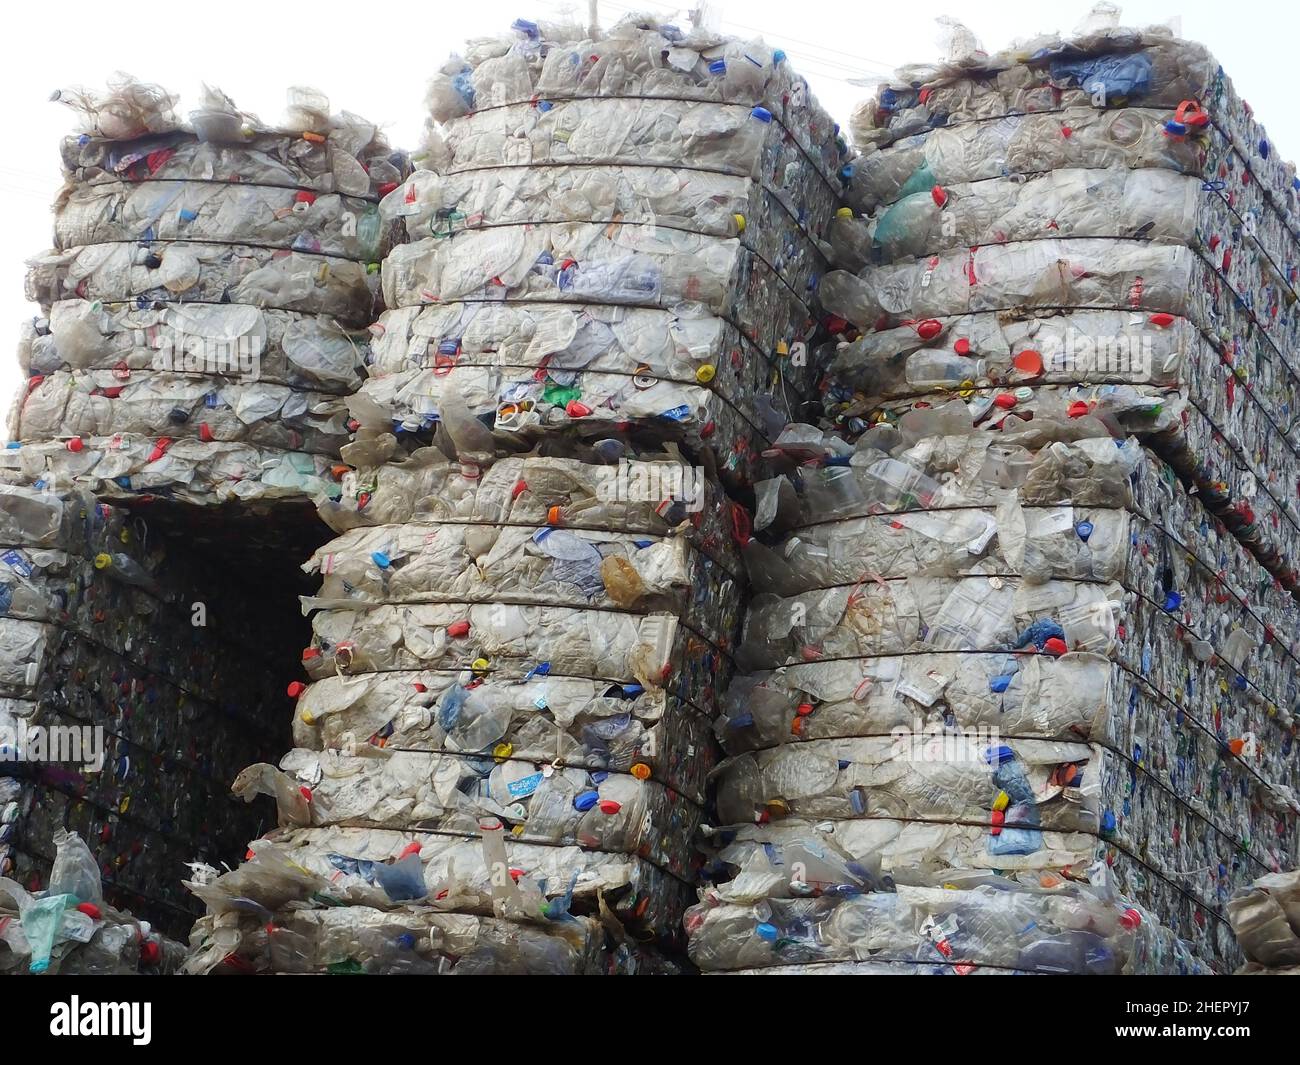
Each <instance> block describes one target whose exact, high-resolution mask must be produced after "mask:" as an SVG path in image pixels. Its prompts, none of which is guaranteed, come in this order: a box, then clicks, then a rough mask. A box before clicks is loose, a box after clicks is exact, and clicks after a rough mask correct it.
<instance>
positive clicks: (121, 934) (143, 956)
mask: <svg viewBox="0 0 1300 1065" xmlns="http://www.w3.org/2000/svg"><path fill="white" fill-rule="evenodd" d="M4 783H5V782H4V781H0V789H2V788H3V786H4ZM28 894H29V893H28V892H26V891H25V890H24V889H23V887H22V886H21V885H20V884H18V883H16V882H15V881H13V880H10V879H7V878H0V973H3V974H4V975H6V976H18V975H25V974H26V973H28V972H29V971H30V965H31V960H32V949H31V943H30V942H29V941H28V939H27V936H26V935H25V934H24V932H23V927H22V923H21V914H20V909H19V907H20V904H22V903H24V902H25V901H26V900H25V899H24V898H23V896H24V895H28ZM97 908H98V910H99V916H98V917H93V918H92V917H90V915H86V917H87V923H86V924H85V926H84V927H83V928H81V929H79V930H78V934H79V935H80V934H88V935H89V938H88V939H87V940H86V941H85V942H81V941H79V940H78V939H76V938H71V937H67V936H59V937H57V938H56V941H55V943H54V949H53V950H52V951H51V952H50V959H49V968H47V969H46V970H45V972H46V973H48V974H58V975H64V976H130V975H137V974H150V975H170V974H172V973H175V972H178V971H179V969H180V965H181V963H182V961H184V958H185V947H184V945H183V944H181V943H178V942H176V941H175V940H171V939H167V938H165V937H163V936H161V935H159V934H158V933H157V932H155V931H154V930H153V928H152V926H151V925H150V924H149V923H148V922H146V921H141V920H139V919H137V918H136V917H134V916H132V915H131V914H130V913H127V912H124V911H122V910H117V909H115V908H113V907H112V906H109V905H107V904H103V905H99V906H98V907H97Z"/></svg>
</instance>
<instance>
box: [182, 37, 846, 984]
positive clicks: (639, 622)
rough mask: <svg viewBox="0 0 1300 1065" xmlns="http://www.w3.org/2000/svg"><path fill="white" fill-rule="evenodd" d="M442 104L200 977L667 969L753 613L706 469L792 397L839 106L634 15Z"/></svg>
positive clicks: (750, 442) (408, 189) (743, 51)
mask: <svg viewBox="0 0 1300 1065" xmlns="http://www.w3.org/2000/svg"><path fill="white" fill-rule="evenodd" d="M431 97H432V103H433V108H432V111H433V116H434V118H435V119H436V120H438V121H440V122H441V123H442V125H441V127H440V129H439V130H437V131H435V135H434V136H433V138H432V141H433V143H432V144H431V147H430V149H429V151H430V154H429V158H428V162H429V163H430V164H431V165H432V166H433V169H432V170H428V171H420V172H417V173H416V174H415V175H414V176H413V177H412V178H411V179H410V181H409V182H408V183H407V184H406V185H405V186H403V187H402V188H399V189H398V190H397V191H396V192H394V193H392V194H391V195H390V196H389V197H388V198H387V199H385V201H384V203H383V205H382V210H383V213H384V215H385V216H386V217H390V218H393V219H395V220H400V221H403V222H404V223H405V230H406V236H407V237H408V238H409V240H410V243H406V244H402V245H400V246H398V247H396V248H395V249H394V251H393V252H392V254H390V255H389V256H388V258H387V259H386V260H385V262H384V267H383V285H384V293H385V297H386V303H387V304H388V307H389V309H388V310H387V311H386V312H385V313H384V315H383V317H382V318H381V320H380V322H379V323H378V324H377V325H376V327H375V328H374V329H373V330H372V332H373V333H374V334H375V341H374V351H375V358H374V362H373V364H372V365H371V367H370V374H371V377H370V379H369V380H368V381H367V382H366V385H365V386H364V387H363V389H362V391H361V392H360V393H359V394H358V395H357V396H355V397H353V398H352V400H351V401H350V405H351V409H352V411H353V413H354V416H355V417H356V420H357V421H358V423H359V425H360V428H359V430H358V432H357V435H356V440H355V442H354V443H352V444H350V445H348V447H346V448H345V449H344V456H345V458H346V459H347V461H348V462H349V463H350V464H351V465H352V466H353V470H352V472H351V473H349V474H348V475H347V477H345V479H344V488H343V493H342V498H341V499H340V500H339V501H338V502H336V503H334V502H329V503H326V504H324V505H323V506H322V509H321V513H322V515H323V516H324V517H325V519H326V520H327V521H328V522H329V523H330V524H331V526H333V527H334V528H335V529H336V530H338V531H339V532H340V534H341V535H340V536H339V537H338V538H337V539H335V540H333V541H331V542H330V543H328V544H326V545H324V546H323V547H322V548H320V550H319V551H317V552H316V553H315V555H314V556H313V557H312V559H311V560H310V561H309V562H308V564H307V567H306V568H307V569H308V571H309V572H313V573H319V574H320V576H321V579H322V587H321V589H320V592H319V594H318V595H317V596H315V597H310V598H307V599H305V600H304V607H305V609H307V610H314V611H315V614H314V616H313V620H312V625H313V630H314V637H313V640H312V644H311V646H310V647H309V648H308V649H307V650H306V651H305V652H304V654H303V664H304V666H305V668H306V670H307V672H308V674H309V675H310V677H311V679H312V683H311V684H310V685H308V686H306V687H304V686H302V685H300V684H295V685H294V690H295V692H296V693H297V695H298V708H297V715H296V718H295V721H294V740H295V745H296V746H295V749H294V750H292V751H291V752H290V753H289V754H288V755H287V756H286V757H285V758H284V759H283V760H282V761H281V762H280V765H279V767H278V768H276V767H272V766H269V765H264V766H255V767H252V768H251V769H250V770H249V772H248V773H247V774H245V775H244V777H243V778H241V780H240V782H239V784H238V788H239V790H240V791H241V792H243V793H245V794H258V793H263V792H265V793H270V794H274V795H275V796H276V800H277V803H278V804H279V809H280V816H281V822H282V825H283V828H282V830H281V831H280V832H278V833H275V834H273V835H271V836H269V837H268V838H266V839H262V840H258V841H255V842H254V843H253V844H252V845H251V849H252V851H253V852H254V857H253V858H252V859H251V860H250V861H249V862H247V863H245V864H244V865H243V866H241V867H240V868H239V869H237V870H235V871H233V872H231V873H229V874H226V875H224V876H221V877H216V878H210V879H209V880H208V881H207V882H197V881H196V884H195V889H196V891H197V892H198V893H199V894H200V895H201V896H202V897H203V898H204V899H205V901H206V902H207V903H208V905H209V908H210V911H211V915H210V916H209V917H208V918H206V919H205V920H204V921H202V922H200V924H199V925H198V926H197V927H196V930H195V934H194V937H193V944H194V946H195V948H196V952H195V954H194V956H193V957H192V958H191V960H190V962H189V968H190V969H192V970H195V971H211V970H213V969H219V970H230V969H238V968H252V969H254V970H256V971H267V970H270V971H298V972H301V971H321V970H329V971H344V972H346V971H356V970H360V971H365V972H395V971H417V972H448V971H449V972H452V973H468V972H582V971H593V970H595V971H619V972H627V971H645V970H646V968H647V967H650V968H658V967H659V966H660V965H661V964H671V962H661V960H660V959H662V958H664V957H671V954H672V953H673V948H674V946H675V944H676V943H677V942H678V941H679V940H680V936H681V927H682V920H683V916H684V912H685V908H686V906H687V904H688V902H689V899H690V896H691V892H692V887H691V885H692V882H693V880H694V879H695V872H696V866H697V864H698V862H697V860H696V858H695V853H696V852H695V839H696V836H697V833H698V831H699V829H700V827H701V825H702V822H703V809H704V803H705V799H706V794H705V790H706V781H707V778H708V774H709V772H710V770H711V769H712V768H713V766H714V764H715V760H716V746H715V743H714V741H713V738H712V735H711V720H712V718H713V717H714V716H715V715H716V714H717V713H719V712H720V711H721V707H722V704H721V701H720V700H721V697H722V693H723V691H724V690H725V687H726V684H727V682H728V680H729V677H730V674H731V671H732V665H731V652H732V649H733V645H734V641H735V639H736V637H737V636H738V633H739V628H740V623H741V617H742V611H743V605H744V578H743V573H742V566H741V563H740V558H739V552H738V547H737V545H738V544H739V543H743V542H744V541H745V540H746V539H747V538H748V530H749V524H750V521H749V515H748V512H747V511H745V510H744V509H742V508H741V507H740V506H739V505H737V504H735V503H731V502H728V501H727V499H726V498H725V497H724V496H723V495H722V490H721V483H722V482H723V480H724V478H725V479H729V480H731V481H732V482H733V483H736V484H743V483H744V482H746V481H747V480H749V479H750V478H751V477H752V470H753V468H754V465H755V463H756V461H757V458H758V454H759V452H760V451H761V450H763V449H765V448H767V447H768V446H769V445H770V443H771V442H772V441H774V440H775V438H776V436H777V435H779V431H780V428H781V427H782V426H783V425H784V423H785V421H786V420H787V413H785V412H786V411H788V410H792V409H795V408H796V407H797V405H798V404H799V403H800V402H801V401H802V400H803V398H804V395H803V389H804V388H805V387H806V385H807V382H808V378H809V373H810V371H809V367H808V365H807V360H806V351H805V348H804V345H805V344H806V342H807V340H808V338H809V335H810V333H811V330H812V328H813V326H814V322H815V315H814V312H813V309H812V305H811V294H812V292H813V290H814V289H815V284H816V277H817V275H818V273H819V272H820V270H821V269H822V267H821V265H820V263H821V262H822V260H821V258H820V256H821V252H820V250H819V245H818V235H819V233H820V232H821V229H822V227H823V226H824V225H825V224H826V223H827V222H828V221H829V220H830V218H831V217H832V216H833V214H834V211H835V209H836V207H837V199H836V191H835V190H836V185H835V182H836V180H837V179H836V177H835V175H836V174H837V171H838V165H839V162H838V155H839V149H838V148H837V147H836V146H835V140H834V136H835V133H834V129H833V127H832V125H831V124H830V122H829V120H827V119H826V118H825V116H824V115H823V114H822V113H821V112H820V111H819V110H818V109H817V107H816V106H815V104H814V103H813V101H812V100H811V99H810V98H809V96H808V93H807V87H806V85H804V84H803V82H802V81H800V80H799V79H798V78H797V77H795V76H794V75H793V74H792V73H791V72H790V71H789V69H788V65H787V64H786V63H785V61H784V57H783V56H782V55H781V54H780V53H779V52H774V51H773V50H771V49H769V48H766V47H764V46H762V45H760V44H757V43H752V44H741V43H739V42H736V41H730V40H725V39H721V38H716V37H712V36H709V35H706V34H703V33H700V32H691V33H686V32H683V31H680V30H677V29H676V28H674V27H671V26H667V25H659V24H655V23H649V22H645V21H643V20H630V21H627V22H624V23H622V24H620V25H619V26H617V27H615V28H614V29H613V30H611V31H610V32H609V33H608V34H607V35H605V36H601V37H599V38H597V39H595V40H584V39H583V35H582V32H581V31H567V30H563V29H551V28H548V27H539V26H537V25H534V24H532V23H525V22H519V23H516V24H515V27H514V32H513V33H512V34H511V35H509V36H507V37H504V38H501V39H499V40H491V41H481V42H475V43H474V44H473V45H472V47H471V50H470V52H469V56H468V59H467V60H465V61H461V60H456V61H453V62H452V63H451V64H449V65H448V66H447V67H446V68H444V70H443V72H442V73H441V74H440V75H439V76H438V77H437V78H435V80H434V83H433V90H432V93H431ZM430 444H432V446H429V445H430ZM702 467H707V469H708V472H706V470H705V469H704V468H702ZM250 900H251V903H250ZM638 944H648V945H649V946H650V948H651V949H643V948H642V947H639V946H638ZM655 948H666V949H664V950H662V951H660V950H656V949H655Z"/></svg>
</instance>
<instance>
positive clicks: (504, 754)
mask: <svg viewBox="0 0 1300 1065" xmlns="http://www.w3.org/2000/svg"><path fill="white" fill-rule="evenodd" d="M514 753H515V745H514V744H513V743H498V744H497V745H496V746H495V747H493V748H492V757H493V758H495V759H496V760H497V761H498V762H504V761H505V760H506V759H507V758H509V757H510V756H511V755H512V754H514Z"/></svg>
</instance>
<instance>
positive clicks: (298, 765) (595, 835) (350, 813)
mask: <svg viewBox="0 0 1300 1065" xmlns="http://www.w3.org/2000/svg"><path fill="white" fill-rule="evenodd" d="M477 761H479V760H477V759H474V758H472V757H470V756H467V755H454V754H448V753H438V754H434V753H425V752H421V751H404V750H389V751H387V752H386V753H383V754H375V753H370V754H357V755H349V754H345V753H340V752H338V751H325V752H317V751H305V750H293V751H290V752H289V753H288V754H287V755H285V757H284V758H283V759H282V760H281V763H280V766H281V771H282V772H284V773H287V774H289V775H290V776H291V777H292V778H293V779H294V780H296V781H300V782H303V783H302V787H304V788H306V789H308V790H309V791H310V795H311V797H310V799H309V800H308V805H309V806H310V811H309V814H310V818H311V822H312V823H313V824H324V825H330V824H337V825H348V824H352V825H358V826H362V827H375V828H405V827H411V828H422V829H428V830H432V831H440V832H444V833H448V834H461V835H463V834H464V833H465V831H467V830H469V831H473V830H474V828H475V827H476V826H477V824H478V821H479V820H480V819H482V818H489V819H490V818H497V819H500V820H501V821H502V822H504V823H506V824H510V825H515V824H518V825H521V826H522V828H521V829H520V831H518V832H517V833H515V834H516V836H517V837H518V838H519V839H520V840H522V841H523V842H543V843H550V844H558V845H562V846H571V845H573V844H575V843H577V844H580V845H581V846H584V847H587V848H593V849H598V850H608V851H615V852H619V853H628V854H636V853H641V854H643V855H644V857H645V858H646V859H647V860H649V861H651V862H653V863H655V864H656V865H659V866H660V867H661V868H664V869H665V870H666V871H667V872H669V873H672V874H673V875H675V876H679V877H682V878H683V879H687V878H688V877H689V867H688V865H687V862H688V861H689V859H690V855H691V849H690V847H689V841H690V839H691V836H692V834H693V832H694V831H695V829H696V828H697V827H698V824H699V811H698V810H693V809H691V808H690V805H689V804H687V803H685V802H683V801H682V800H681V799H680V797H678V796H677V795H676V794H675V793H673V792H672V791H671V790H669V789H666V788H664V787H663V786H662V785H659V784H656V783H654V782H647V781H639V780H636V779H635V778H634V777H632V776H631V775H624V774H609V775H605V776H604V777H603V779H602V780H600V781H599V782H596V781H593V780H591V779H590V776H589V774H587V773H585V772H583V771H580V770H576V769H562V768H561V769H556V770H555V772H553V773H551V774H549V775H545V774H541V773H540V772H530V771H529V769H530V767H529V766H527V765H520V764H519V763H516V762H511V761H510V760H503V761H502V762H500V763H495V764H494V768H493V771H491V772H490V773H489V774H488V775H487V776H484V775H483V774H482V773H481V772H480V771H479V768H480V767H479V766H478V765H476V762H477ZM245 772H248V771H245ZM588 798H590V799H593V800H594V801H592V802H588V801H586V800H587V799H588ZM286 816H292V815H291V814H286V811H285V810H284V809H283V808H282V809H281V817H282V820H283V819H285V818H286Z"/></svg>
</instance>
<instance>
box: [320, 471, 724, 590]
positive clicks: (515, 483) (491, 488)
mask: <svg viewBox="0 0 1300 1065" xmlns="http://www.w3.org/2000/svg"><path fill="white" fill-rule="evenodd" d="M349 457H352V456H351V455H350V456H349ZM372 463H373V459H371V460H370V462H362V461H361V460H360V459H357V460H356V461H355V462H354V465H353V468H352V469H350V470H349V471H348V472H347V473H346V474H345V475H344V477H343V484H344V491H343V494H342V497H341V498H340V499H339V500H338V501H337V503H329V502H326V503H322V504H321V506H320V508H319V510H320V514H321V517H322V519H323V520H325V522H326V523H327V524H328V525H329V526H330V527H331V528H332V529H334V530H335V531H336V532H339V533H342V532H345V531H347V530H348V529H352V528H356V527H358V526H374V525H399V524H402V523H405V522H412V521H415V522H419V521H439V522H453V521H462V522H465V523H467V524H484V525H487V524H499V525H502V526H506V525H519V526H532V527H534V528H536V527H539V526H542V525H547V524H553V523H555V522H558V524H559V527H560V528H564V527H566V526H574V527H577V528H584V527H591V528H600V529H603V530H605V531H615V530H619V531H626V532H629V533H632V532H636V533H646V534H650V535H653V536H663V535H666V534H668V533H670V532H671V531H672V530H673V529H674V528H676V527H677V526H679V525H680V524H681V523H682V522H683V521H689V522H690V524H691V526H692V527H693V529H694V531H693V532H692V534H691V535H692V538H693V539H694V541H695V542H696V543H698V544H700V545H701V546H702V547H704V548H705V549H706V550H708V551H709V552H711V553H713V555H714V557H716V558H717V559H718V560H719V562H721V563H722V564H723V565H725V566H726V567H727V568H728V569H732V570H739V568H740V561H739V555H738V553H737V551H736V548H735V546H734V544H733V539H732V537H733V532H732V530H733V529H734V521H735V520H736V519H735V517H734V515H735V513H736V511H735V508H734V507H733V506H731V505H730V504H729V503H728V501H727V500H726V499H725V498H724V497H723V496H722V493H721V492H720V491H719V490H718V488H717V486H716V485H715V484H714V482H713V481H711V480H710V479H709V478H708V477H706V476H704V475H703V474H702V471H700V470H699V469H696V468H692V467H690V466H687V465H685V464H684V463H682V462H681V461H680V460H679V459H678V460H674V459H671V458H670V457H669V456H668V455H667V454H666V453H665V455H664V456H662V457H660V456H651V457H647V458H645V459H630V458H629V459H624V460H621V461H620V462H619V463H617V464H596V463H591V462H583V461H578V460H575V459H572V458H566V457H553V456H548V455H524V456H513V457H508V458H503V459H500V460H498V461H496V462H494V463H493V464H492V465H491V466H489V467H487V468H485V469H484V468H479V467H477V466H467V465H462V464H458V463H454V462H449V461H447V458H446V456H445V455H444V454H443V453H442V452H441V451H439V450H438V449H436V448H424V449H420V450H417V451H415V452H414V453H412V454H410V455H409V456H407V455H403V456H402V457H401V459H400V461H390V462H384V463H382V464H372Z"/></svg>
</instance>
